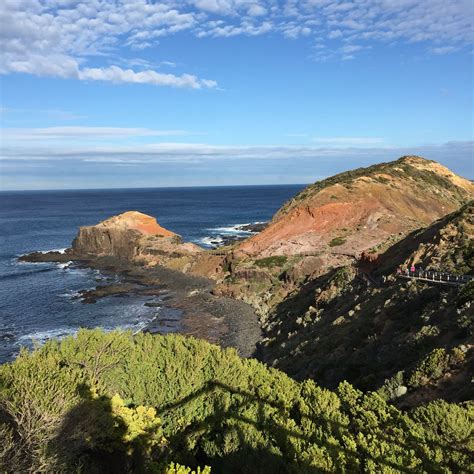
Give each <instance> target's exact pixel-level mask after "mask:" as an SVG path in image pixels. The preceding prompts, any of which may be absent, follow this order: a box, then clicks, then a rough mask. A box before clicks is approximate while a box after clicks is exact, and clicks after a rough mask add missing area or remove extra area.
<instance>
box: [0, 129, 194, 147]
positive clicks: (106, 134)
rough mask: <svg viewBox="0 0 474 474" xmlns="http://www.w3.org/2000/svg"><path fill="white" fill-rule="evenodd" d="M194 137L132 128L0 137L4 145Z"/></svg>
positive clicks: (9, 131) (20, 131) (18, 132)
mask: <svg viewBox="0 0 474 474" xmlns="http://www.w3.org/2000/svg"><path fill="white" fill-rule="evenodd" d="M185 135H196V133H193V132H188V131H186V130H153V129H150V128H136V127H135V128H134V127H80V126H79V127H47V128H4V129H2V130H0V136H1V138H2V141H3V142H4V143H8V142H14V143H15V142H16V143H17V144H18V143H20V142H22V141H25V140H26V141H28V140H64V139H69V140H71V139H72V140H94V139H109V138H112V139H114V140H117V139H120V138H140V137H170V136H185Z"/></svg>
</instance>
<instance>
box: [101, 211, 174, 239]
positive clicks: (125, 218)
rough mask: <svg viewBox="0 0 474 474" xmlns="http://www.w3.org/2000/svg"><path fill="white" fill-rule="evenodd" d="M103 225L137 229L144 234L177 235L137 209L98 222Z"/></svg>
mask: <svg viewBox="0 0 474 474" xmlns="http://www.w3.org/2000/svg"><path fill="white" fill-rule="evenodd" d="M98 225H99V226H103V227H123V228H126V229H132V230H138V231H139V232H141V233H142V234H145V235H156V236H162V237H177V236H178V234H175V233H174V232H171V231H170V230H168V229H165V228H164V227H161V225H160V224H158V222H157V220H156V219H155V218H154V217H152V216H148V215H147V214H143V213H141V212H138V211H127V212H124V213H123V214H120V215H118V216H114V217H111V218H109V219H107V220H105V221H103V222H101V223H100V224H98Z"/></svg>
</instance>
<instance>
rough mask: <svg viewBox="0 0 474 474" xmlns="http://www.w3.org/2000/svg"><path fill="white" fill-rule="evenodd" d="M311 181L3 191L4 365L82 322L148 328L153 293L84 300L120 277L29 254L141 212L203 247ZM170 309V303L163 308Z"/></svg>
mask: <svg viewBox="0 0 474 474" xmlns="http://www.w3.org/2000/svg"><path fill="white" fill-rule="evenodd" d="M302 188H303V185H285V186H235V187H234V186H232V187H207V188H205V187H203V188H160V189H121V190H87V191H85V190H84V191H34V192H33V191H22V192H20V191H17V192H0V362H4V361H6V360H10V359H12V358H13V357H15V355H16V354H17V353H18V351H19V349H20V347H21V346H27V347H31V346H32V344H33V343H34V341H38V342H39V343H41V342H43V341H45V340H47V339H49V338H51V337H62V336H64V335H67V334H73V333H74V332H76V331H77V330H78V329H79V328H80V327H89V328H90V327H103V328H105V329H113V328H128V329H132V330H134V331H136V330H141V329H144V328H146V326H147V324H148V323H149V322H150V321H151V320H152V319H154V318H155V317H156V311H157V310H156V308H150V307H147V306H144V303H145V302H146V301H147V300H149V299H150V297H113V296H111V297H107V298H103V299H100V300H98V301H97V303H95V304H83V303H81V302H80V301H79V300H78V299H75V298H74V296H75V295H77V292H78V291H79V290H83V289H91V288H94V287H95V286H97V285H98V284H104V283H110V282H111V281H113V280H114V279H116V278H117V277H116V276H114V275H104V274H101V273H100V272H98V271H97V270H91V269H84V268H79V267H78V266H76V265H67V264H50V263H37V264H31V263H19V262H18V260H17V258H18V256H19V255H21V254H25V253H29V252H33V251H37V250H42V251H48V250H53V249H64V248H66V247H69V246H70V245H71V242H72V239H73V238H74V236H75V235H76V233H77V230H78V228H79V227H80V226H83V225H93V224H96V223H98V222H100V221H101V220H104V219H106V218H108V217H110V216H113V215H116V214H119V213H121V212H125V211H128V210H136V211H140V212H143V213H145V214H150V215H152V216H154V217H156V218H157V219H158V222H159V223H160V224H161V225H163V226H164V227H166V228H168V229H170V230H173V231H174V232H177V233H178V234H180V235H182V236H183V238H184V239H185V240H188V241H193V242H196V243H198V244H201V245H203V246H209V243H210V242H211V241H216V240H217V241H218V240H219V237H220V236H222V235H223V234H235V233H238V231H237V230H236V229H235V226H236V225H239V224H246V223H255V222H264V221H268V220H269V219H270V218H271V216H272V215H273V214H274V213H275V211H277V210H278V208H279V207H280V206H281V205H282V204H283V203H284V202H285V201H287V200H288V199H290V198H291V197H292V196H293V195H294V194H296V193H297V192H298V191H300V190H301V189H302ZM163 309H164V310H166V308H163Z"/></svg>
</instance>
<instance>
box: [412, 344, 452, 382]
mask: <svg viewBox="0 0 474 474" xmlns="http://www.w3.org/2000/svg"><path fill="white" fill-rule="evenodd" d="M448 366H449V356H448V354H446V350H445V349H434V350H433V351H431V352H430V353H429V354H428V355H427V356H426V357H425V358H424V359H423V360H422V361H421V363H420V365H418V367H417V368H416V369H415V370H414V371H413V372H412V374H411V376H410V378H409V380H408V384H409V385H410V386H412V387H419V386H422V385H426V384H427V383H428V382H430V381H433V380H436V379H439V378H440V377H441V376H442V375H443V374H444V372H445V371H446V369H447V368H448Z"/></svg>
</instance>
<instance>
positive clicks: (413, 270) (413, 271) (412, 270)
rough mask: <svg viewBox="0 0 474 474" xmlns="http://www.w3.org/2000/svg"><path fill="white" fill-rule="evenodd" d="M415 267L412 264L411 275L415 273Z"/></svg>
mask: <svg viewBox="0 0 474 474" xmlns="http://www.w3.org/2000/svg"><path fill="white" fill-rule="evenodd" d="M415 270H416V269H415V265H413V263H412V264H411V267H410V272H411V273H415Z"/></svg>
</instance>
